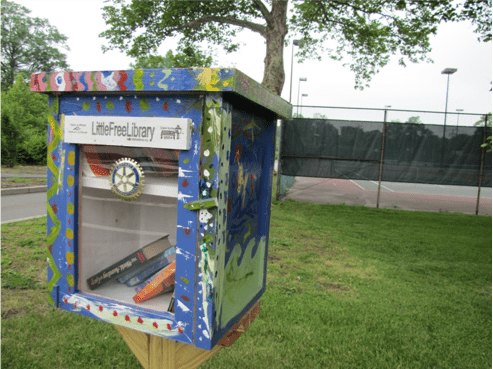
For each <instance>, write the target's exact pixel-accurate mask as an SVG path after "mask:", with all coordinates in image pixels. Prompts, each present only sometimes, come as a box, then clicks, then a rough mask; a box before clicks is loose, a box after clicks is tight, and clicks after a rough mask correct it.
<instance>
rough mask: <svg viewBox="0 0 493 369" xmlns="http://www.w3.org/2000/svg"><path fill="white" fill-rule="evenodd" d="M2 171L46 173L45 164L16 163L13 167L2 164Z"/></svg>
mask: <svg viewBox="0 0 493 369" xmlns="http://www.w3.org/2000/svg"><path fill="white" fill-rule="evenodd" d="M2 173H14V174H19V173H21V174H44V175H46V165H16V166H14V167H7V166H4V165H2Z"/></svg>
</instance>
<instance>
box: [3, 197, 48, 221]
mask: <svg viewBox="0 0 493 369" xmlns="http://www.w3.org/2000/svg"><path fill="white" fill-rule="evenodd" d="M44 215H46V192H38V193H29V194H22V195H10V196H2V224H4V223H10V222H15V221H19V220H24V219H29V218H34V217H40V216H44Z"/></svg>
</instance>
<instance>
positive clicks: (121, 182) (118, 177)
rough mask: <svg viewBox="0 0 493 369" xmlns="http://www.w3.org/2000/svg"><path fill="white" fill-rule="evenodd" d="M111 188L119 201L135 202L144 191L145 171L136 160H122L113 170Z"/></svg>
mask: <svg viewBox="0 0 493 369" xmlns="http://www.w3.org/2000/svg"><path fill="white" fill-rule="evenodd" d="M110 187H111V190H112V191H113V193H114V194H115V195H116V196H117V197H118V198H119V199H122V200H126V201H131V200H134V199H135V198H137V197H138V196H139V195H140V194H141V193H142V191H143V189H144V170H143V169H142V167H141V166H140V165H139V163H137V162H136V161H135V160H133V159H130V158H121V159H119V160H117V161H116V162H115V164H114V165H113V167H112V168H111V176H110Z"/></svg>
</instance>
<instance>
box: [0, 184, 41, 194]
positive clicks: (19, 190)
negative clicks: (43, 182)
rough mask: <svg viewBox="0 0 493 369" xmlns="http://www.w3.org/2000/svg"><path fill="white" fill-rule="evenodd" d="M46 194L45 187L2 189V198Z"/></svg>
mask: <svg viewBox="0 0 493 369" xmlns="http://www.w3.org/2000/svg"><path fill="white" fill-rule="evenodd" d="M36 192H46V186H33V187H17V188H5V189H2V196H9V195H22V194H26V193H36Z"/></svg>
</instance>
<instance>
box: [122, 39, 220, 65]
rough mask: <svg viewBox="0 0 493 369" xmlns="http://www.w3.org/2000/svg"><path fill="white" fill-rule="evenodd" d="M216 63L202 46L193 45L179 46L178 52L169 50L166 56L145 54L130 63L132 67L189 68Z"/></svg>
mask: <svg viewBox="0 0 493 369" xmlns="http://www.w3.org/2000/svg"><path fill="white" fill-rule="evenodd" d="M213 63H214V60H213V59H212V56H210V55H209V56H208V55H206V54H205V53H204V52H203V51H202V50H201V49H200V48H194V47H192V46H191V45H186V46H185V47H182V48H179V49H178V50H177V53H176V54H173V51H172V50H168V52H167V53H166V55H165V56H161V55H152V54H150V55H143V56H140V57H138V58H137V59H136V61H135V64H133V63H132V64H130V68H132V69H145V68H150V69H155V68H188V67H203V68H206V67H210V66H211V65H212V64H213Z"/></svg>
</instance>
